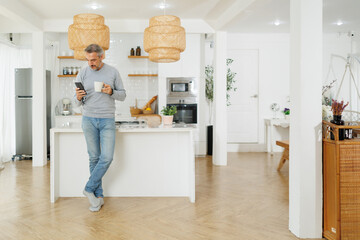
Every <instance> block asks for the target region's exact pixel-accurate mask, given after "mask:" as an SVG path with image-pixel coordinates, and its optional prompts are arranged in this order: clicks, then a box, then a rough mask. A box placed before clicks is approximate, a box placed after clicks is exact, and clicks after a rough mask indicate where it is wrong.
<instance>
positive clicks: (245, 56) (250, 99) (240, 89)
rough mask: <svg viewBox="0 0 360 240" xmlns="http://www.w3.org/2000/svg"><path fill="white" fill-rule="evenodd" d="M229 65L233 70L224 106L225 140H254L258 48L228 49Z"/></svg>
mask: <svg viewBox="0 0 360 240" xmlns="http://www.w3.org/2000/svg"><path fill="white" fill-rule="evenodd" d="M228 58H231V59H233V60H234V61H233V63H232V64H231V65H230V68H231V70H232V71H233V72H236V73H237V74H236V77H235V79H236V83H235V87H236V88H237V90H236V91H235V92H232V93H231V94H230V103H231V105H230V106H228V108H227V113H228V116H227V119H228V120H227V121H228V130H227V131H228V143H257V142H258V141H259V137H258V135H259V134H258V133H259V131H258V125H259V123H258V119H259V117H258V115H259V108H258V104H259V101H258V99H259V87H258V86H259V50H257V49H249V50H241V49H236V50H231V49H230V50H229V51H228Z"/></svg>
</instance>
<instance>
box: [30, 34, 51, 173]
mask: <svg viewBox="0 0 360 240" xmlns="http://www.w3.org/2000/svg"><path fill="white" fill-rule="evenodd" d="M32 65H33V73H32V80H33V102H32V103H33V108H32V110H33V111H32V122H33V126H32V144H33V146H32V149H33V150H32V151H33V155H32V158H33V159H32V164H33V166H44V165H46V163H47V149H46V148H47V147H46V76H45V39H44V32H33V34H32Z"/></svg>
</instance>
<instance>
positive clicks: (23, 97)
mask: <svg viewBox="0 0 360 240" xmlns="http://www.w3.org/2000/svg"><path fill="white" fill-rule="evenodd" d="M17 98H18V99H23V100H31V99H32V96H18V97H17Z"/></svg>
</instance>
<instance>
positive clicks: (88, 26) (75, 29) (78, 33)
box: [68, 13, 110, 60]
mask: <svg viewBox="0 0 360 240" xmlns="http://www.w3.org/2000/svg"><path fill="white" fill-rule="evenodd" d="M68 41H69V47H70V49H72V50H74V58H75V59H79V60H86V58H85V53H84V49H85V48H86V47H87V46H89V45H90V44H93V43H95V44H98V45H100V46H101V47H102V48H103V49H104V50H108V49H109V45H110V31H109V27H108V26H106V25H105V24H104V17H103V16H101V15H98V14H93V13H83V14H78V15H75V16H74V23H73V24H71V25H70V26H69V30H68Z"/></svg>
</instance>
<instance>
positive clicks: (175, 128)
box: [51, 124, 198, 133]
mask: <svg viewBox="0 0 360 240" xmlns="http://www.w3.org/2000/svg"><path fill="white" fill-rule="evenodd" d="M116 130H117V131H118V132H154V133H155V132H187V131H196V130H198V129H197V125H196V124H173V125H170V126H163V125H160V126H159V127H154V128H149V127H147V126H136V125H121V126H117V127H116ZM51 131H52V132H54V133H55V132H82V131H83V130H82V128H80V127H63V128H51Z"/></svg>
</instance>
